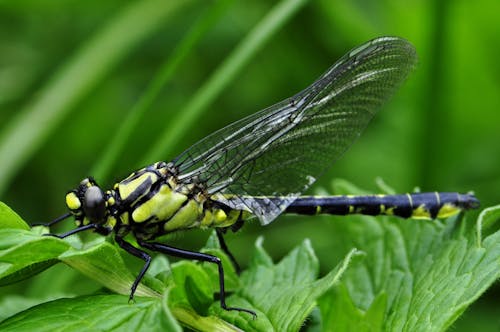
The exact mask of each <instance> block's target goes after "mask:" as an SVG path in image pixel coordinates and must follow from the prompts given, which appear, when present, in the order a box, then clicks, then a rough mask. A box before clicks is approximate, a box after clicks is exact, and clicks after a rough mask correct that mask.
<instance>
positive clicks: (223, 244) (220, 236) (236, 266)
mask: <svg viewBox="0 0 500 332" xmlns="http://www.w3.org/2000/svg"><path fill="white" fill-rule="evenodd" d="M216 233H217V238H218V239H219V244H220V247H221V249H222V251H224V253H225V254H226V255H227V256H228V257H229V259H230V260H231V263H232V264H233V267H234V269H235V270H236V273H238V274H240V273H241V268H240V265H239V264H238V261H236V258H234V256H233V254H232V253H231V252H230V251H229V248H228V246H227V244H226V241H225V240H224V233H225V232H224V229H222V228H216Z"/></svg>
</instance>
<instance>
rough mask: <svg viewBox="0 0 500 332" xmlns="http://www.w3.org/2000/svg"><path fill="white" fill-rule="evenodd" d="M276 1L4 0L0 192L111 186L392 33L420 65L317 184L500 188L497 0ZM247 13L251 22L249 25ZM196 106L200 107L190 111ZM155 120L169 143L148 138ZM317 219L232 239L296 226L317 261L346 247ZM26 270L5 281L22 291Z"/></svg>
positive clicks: (483, 196) (474, 317) (247, 240)
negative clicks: (124, 130) (85, 183)
mask: <svg viewBox="0 0 500 332" xmlns="http://www.w3.org/2000/svg"><path fill="white" fill-rule="evenodd" d="M276 6H278V5H277V3H272V2H269V1H251V2H250V1H245V2H243V1H220V2H209V1H184V2H170V1H159V0H147V1H138V2H131V3H127V5H124V4H123V2H121V1H106V2H102V1H93V0H90V1H85V2H81V1H58V0H51V1H43V2H40V1H23V2H2V3H0V163H1V166H0V173H2V174H1V175H0V194H1V199H2V200H3V201H4V202H6V203H7V204H8V205H10V206H11V207H12V208H13V209H15V210H16V211H17V212H18V213H19V214H21V216H22V217H24V218H25V219H26V220H27V221H30V222H44V221H49V220H51V219H52V218H54V217H55V216H58V215H60V214H62V213H64V212H65V210H64V195H65V193H66V191H67V190H69V189H71V188H73V187H74V186H75V185H76V184H77V183H78V182H79V181H80V180H81V179H82V178H83V177H85V176H87V175H92V174H93V175H96V176H97V181H98V182H99V183H100V184H102V185H104V186H109V185H111V184H112V183H114V182H115V181H116V180H119V179H121V178H123V177H125V176H126V175H128V173H130V172H131V171H132V170H134V169H135V168H138V167H141V166H143V164H144V163H145V161H146V163H152V162H154V161H156V159H158V160H160V159H163V160H167V161H168V160H170V159H172V158H173V157H175V156H176V155H177V154H178V153H180V152H182V151H183V150H184V149H186V148H187V147H189V146H190V145H191V144H193V143H194V142H196V141H197V140H198V139H200V138H202V137H204V136H205V135H207V134H209V133H211V132H213V131H214V130H216V129H218V128H221V127H222V126H224V125H227V124H229V123H231V122H233V121H235V120H237V119H240V118H241V117H243V116H245V115H248V114H251V113H252V112H255V111H258V110H260V109H262V108H264V107H266V106H269V105H271V104H273V103H275V102H278V101H280V100H282V99H284V98H286V97H289V96H291V95H292V94H294V93H296V92H298V91H299V90H301V89H302V88H304V87H306V86H307V85H308V84H310V83H311V82H312V81H313V80H315V79H316V78H317V77H318V76H319V75H320V74H321V73H322V72H323V71H325V70H326V69H327V68H328V67H329V66H330V65H332V64H333V63H334V61H336V60H337V59H338V58H340V57H341V56H342V55H343V54H344V53H346V52H347V51H348V50H350V49H351V48H353V47H355V46H356V45H359V44H361V43H363V42H365V41H367V40H369V39H372V38H375V37H377V36H383V35H396V36H400V37H404V38H406V39H408V40H409V41H411V42H412V43H413V44H414V45H415V47H416V49H417V52H418V55H419V65H418V67H417V70H416V71H415V73H414V74H413V75H411V77H410V79H409V81H408V82H407V83H406V84H405V85H404V86H403V88H402V89H401V91H400V92H399V93H398V94H397V95H396V97H395V98H394V99H393V100H392V101H391V102H390V104H388V105H387V106H386V107H384V109H383V110H382V111H381V113H380V114H379V115H378V116H377V117H376V118H375V119H374V120H373V122H372V124H371V125H370V126H369V128H368V129H367V131H366V132H365V133H364V135H363V136H362V137H361V138H360V139H359V140H358V142H357V143H356V144H355V145H354V146H353V147H352V148H351V149H350V151H349V152H348V153H347V154H346V155H345V156H344V157H343V158H342V159H341V160H339V161H338V162H336V163H335V166H334V167H332V169H331V171H329V172H328V173H327V174H325V175H324V176H323V177H322V179H321V180H320V183H319V184H318V185H316V187H315V188H314V189H316V191H318V190H327V191H331V180H332V179H334V178H344V179H347V180H349V181H351V182H352V183H354V184H355V185H357V186H360V187H362V188H366V189H368V190H371V191H377V190H378V189H377V186H376V184H375V178H376V177H381V178H382V179H383V180H384V181H385V182H386V183H388V184H389V185H390V186H392V187H394V188H395V190H396V191H398V192H407V191H412V190H413V189H414V188H415V187H419V188H420V189H421V190H425V191H429V190H439V191H461V192H466V191H470V190H473V191H474V192H475V193H476V195H477V196H478V198H480V200H481V201H482V204H483V207H487V206H490V205H493V204H498V202H499V201H500V199H499V195H498V188H499V187H500V172H499V167H500V153H498V151H499V143H500V128H499V122H500V113H499V112H498V105H500V94H499V91H500V62H499V61H498V59H500V21H499V20H498V13H499V12H500V2H498V1H496V0H480V1H466V0H457V1H439V0H434V1H431V0H429V1H423V0H422V1H395V0H392V1H391V0H383V1H363V0H358V1H327V0H319V1H309V2H307V1H298V0H297V1H287V2H283V3H282V4H281V5H279V6H281V7H278V9H276ZM269 15H271V17H272V19H271V20H270V21H264V22H267V23H269V22H270V23H269V24H270V25H272V24H276V26H275V27H273V28H271V29H267V30H266V25H265V23H264V24H263V23H262V22H263V20H264V19H265V18H266V17H267V18H269ZM272 15H274V16H272ZM280 15H282V16H280ZM255 29H261V30H257V32H259V31H260V33H261V35H259V34H256V35H252V32H253V33H255ZM249 35H250V36H254V40H252V39H250V40H249V39H247V37H248V36H249ZM259 38H262V40H260V39H259ZM252 41H253V44H252ZM246 42H248V44H246ZM242 43H243V45H244V46H241V45H242ZM245 45H246V46H245ZM245 47H246V48H245ZM235 49H237V50H238V51H236V53H235ZM238 52H239V53H238ZM235 54H236V55H235ZM165 61H167V66H171V67H167V71H166V72H167V73H168V74H171V75H172V76H171V79H170V80H168V81H167V82H166V84H164V85H160V84H158V83H156V85H154V87H155V86H156V87H157V89H154V87H153V90H156V91H157V94H148V93H146V91H150V92H151V91H153V90H151V88H150V89H149V90H148V86H149V87H151V86H150V83H151V81H152V80H155V79H156V82H159V80H160V78H159V76H162V75H163V74H160V73H165V70H162V69H161V68H162V66H163V64H164V63H165ZM174 64H175V65H176V66H175V67H173V65H174ZM221 68H222V69H221ZM169 70H172V71H170V72H169ZM214 73H215V74H214ZM207 82H208V83H207ZM159 87H161V89H159ZM218 89H220V91H221V92H220V94H219V93H218ZM148 100H151V101H152V102H151V103H150V104H149V103H147V101H148ZM139 101H140V102H141V103H142V104H140V105H142V107H141V106H140V105H139V106H138V104H137V103H138V102H139ZM134 105H135V106H134ZM141 108H142V109H144V110H146V113H145V115H144V116H142V117H138V122H137V124H135V125H130V126H131V127H130V128H131V129H132V130H131V134H124V135H122V137H120V138H119V139H118V141H119V142H123V143H124V144H125V145H124V150H119V149H118V148H116V147H115V148H111V150H109V145H110V143H111V141H112V139H113V138H114V137H115V135H116V134H117V132H118V131H119V128H120V126H121V125H123V123H125V121H126V119H127V117H128V116H129V115H130V114H137V113H134V111H135V110H137V109H141ZM193 109H194V110H195V111H196V110H199V112H197V113H189V112H191V111H193ZM191 114H193V115H191ZM136 116H137V115H136ZM165 132H167V134H169V135H170V136H167V137H166V145H165V146H164V147H160V148H158V149H157V150H156V151H155V152H151V149H152V148H153V146H154V145H155V144H157V142H159V141H161V138H160V137H161V136H162V135H165ZM110 151H111V152H110ZM113 153H116V154H117V159H116V160H115V161H114V162H113ZM104 161H109V163H107V164H106V165H104V164H103V162H104ZM94 172H97V174H95V173H94ZM91 173H92V174H91ZM318 188H320V189H318ZM311 192H314V190H313V191H311ZM68 227H71V226H68ZM328 230H329V223H328V222H327V218H322V217H320V218H315V219H314V220H311V219H307V218H306V219H302V218H297V217H283V218H280V220H278V221H276V222H275V223H273V224H271V225H270V226H268V227H266V228H262V227H260V226H259V225H256V224H254V225H248V226H247V227H246V228H245V229H244V230H243V231H242V232H241V233H239V234H235V235H230V236H229V237H228V244H229V246H230V247H231V248H232V249H233V251H234V252H235V254H236V256H237V257H239V259H240V260H241V261H242V262H243V263H245V262H246V261H247V260H248V258H249V257H248V255H249V251H250V249H251V248H252V246H253V242H254V240H255V238H256V237H257V236H258V235H260V234H263V235H264V236H265V246H266V248H267V249H268V250H269V251H270V252H272V253H273V254H274V256H275V257H276V258H279V257H280V256H281V255H283V254H284V253H285V252H287V251H289V250H290V249H291V248H292V247H293V246H295V245H297V244H298V243H300V242H301V239H302V238H303V237H304V236H307V237H309V238H311V239H312V241H313V246H314V247H315V249H316V250H317V251H318V256H319V257H320V261H321V262H322V267H323V268H324V270H325V271H326V270H327V269H329V268H331V267H333V266H334V265H335V264H336V263H337V261H338V259H339V257H341V255H337V254H334V255H333V256H332V248H334V245H332V243H331V241H330V236H329V233H328ZM192 233H193V234H191V233H189V234H186V235H185V236H182V237H178V238H176V239H175V240H174V243H175V244H176V245H181V246H184V247H187V248H193V249H195V248H198V247H200V246H201V245H202V244H203V242H204V239H205V238H206V236H207V234H208V233H206V232H201V231H200V232H192ZM332 257H334V258H332ZM59 268H60V267H59ZM60 269H64V268H60ZM64 271H66V273H68V274H69V273H70V272H69V271H67V270H64ZM43 277H44V276H41V278H43ZM46 278H49V277H46ZM82 278H84V277H82V276H75V277H74V280H78V282H79V283H80V281H81V279H82ZM68 279H70V277H68ZM47 281H48V282H49V283H50V280H47ZM68 282H69V281H68ZM29 283H30V281H27V282H26V285H23V286H14V287H11V288H9V291H8V292H11V293H15V292H19V287H23V289H25V290H26V289H28V292H29V291H30V290H29ZM89 287H92V286H91V285H90V286H89ZM83 288H84V289H85V287H83ZM31 291H32V290H31ZM499 291H500V290H499V289H497V288H494V289H492V290H490V291H489V293H487V294H485V296H483V298H482V299H480V301H478V302H477V303H476V304H475V305H474V306H473V307H472V308H471V309H470V310H468V311H467V312H466V314H465V315H464V316H463V317H462V318H461V319H460V320H459V321H458V322H457V323H456V324H455V331H467V330H469V328H470V327H471V326H474V327H475V328H476V329H481V331H486V330H491V331H498V330H499V329H500V318H499V317H500V316H499V314H500V304H499V303H498V301H497V298H498V295H499Z"/></svg>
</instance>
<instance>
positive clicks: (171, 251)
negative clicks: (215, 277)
mask: <svg viewBox="0 0 500 332" xmlns="http://www.w3.org/2000/svg"><path fill="white" fill-rule="evenodd" d="M137 242H138V243H139V245H140V246H141V247H143V248H145V249H149V250H152V251H157V252H161V253H164V254H167V255H170V256H174V257H179V258H185V259H193V260H198V261H202V262H209V263H213V264H216V265H217V267H218V269H219V289H220V306H221V307H222V309H225V310H234V311H241V312H246V313H249V314H251V315H252V316H254V317H256V316H257V314H256V313H255V312H253V311H251V310H248V309H244V308H236V307H228V306H227V305H226V291H225V284H224V269H223V267H222V262H221V260H220V259H219V258H218V257H215V256H212V255H208V254H203V253H200V252H196V251H188V250H184V249H179V248H175V247H170V246H167V245H164V244H162V243H154V242H145V241H140V240H139V241H137Z"/></svg>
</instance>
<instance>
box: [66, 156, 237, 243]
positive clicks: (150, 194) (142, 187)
mask: <svg viewBox="0 0 500 332" xmlns="http://www.w3.org/2000/svg"><path fill="white" fill-rule="evenodd" d="M66 205H67V207H68V208H69V210H70V212H71V214H72V215H73V216H74V217H75V221H76V224H77V226H85V225H89V224H94V225H95V226H96V227H95V229H96V231H97V232H99V233H103V234H108V233H109V232H111V231H114V232H117V233H120V234H125V233H128V232H132V233H133V234H134V235H135V236H136V237H137V238H141V239H152V238H155V237H157V236H161V235H163V234H166V233H171V232H175V231H178V230H186V229H191V228H207V227H228V226H231V225H232V224H234V223H235V222H236V221H237V220H238V218H240V217H241V211H238V210H234V209H231V208H229V207H228V206H225V205H224V204H222V203H220V202H216V201H213V200H211V199H210V195H209V194H208V193H207V191H206V190H205V189H204V186H203V184H202V183H200V182H198V181H193V180H191V181H190V182H186V181H184V182H183V181H179V180H178V178H177V175H176V172H175V169H173V168H172V165H171V164H167V163H164V162H157V163H154V164H152V165H149V166H147V167H144V168H142V169H140V170H137V171H135V172H133V173H132V174H130V175H129V176H128V177H127V178H125V179H123V180H122V181H120V182H118V183H116V184H115V185H114V186H113V189H111V190H107V191H103V190H102V189H101V188H100V187H99V186H98V185H97V183H96V182H95V181H94V179H92V178H90V177H89V178H85V179H84V180H82V181H81V182H80V184H79V185H78V187H77V188H76V189H74V190H72V191H70V192H69V193H68V194H67V195H66Z"/></svg>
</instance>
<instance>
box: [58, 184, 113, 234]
mask: <svg viewBox="0 0 500 332" xmlns="http://www.w3.org/2000/svg"><path fill="white" fill-rule="evenodd" d="M66 206H67V207H68V209H69V210H70V212H71V214H73V216H74V217H75V220H76V223H77V225H78V226H81V225H82V224H88V223H93V224H103V223H104V222H105V221H106V199H105V195H104V192H103V191H102V189H101V188H100V187H99V186H98V185H97V183H96V182H95V180H94V179H93V178H91V177H88V178H85V179H83V180H82V181H81V182H80V184H79V185H78V187H76V189H73V190H71V191H70V192H68V194H66Z"/></svg>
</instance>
